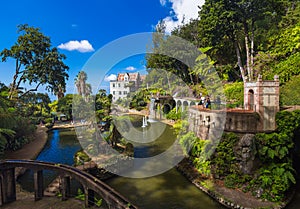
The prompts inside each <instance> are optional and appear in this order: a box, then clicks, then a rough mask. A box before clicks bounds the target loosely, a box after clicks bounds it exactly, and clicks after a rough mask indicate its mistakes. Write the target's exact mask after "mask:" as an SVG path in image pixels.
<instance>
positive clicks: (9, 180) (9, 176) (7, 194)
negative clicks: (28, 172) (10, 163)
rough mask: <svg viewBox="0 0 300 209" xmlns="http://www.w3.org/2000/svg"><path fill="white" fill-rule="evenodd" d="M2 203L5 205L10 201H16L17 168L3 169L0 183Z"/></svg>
mask: <svg viewBox="0 0 300 209" xmlns="http://www.w3.org/2000/svg"><path fill="white" fill-rule="evenodd" d="M0 184H1V185H0V186H1V187H0V193H1V203H0V205H4V204H6V203H9V202H13V201H16V179H15V168H8V169H3V170H1V183H0Z"/></svg>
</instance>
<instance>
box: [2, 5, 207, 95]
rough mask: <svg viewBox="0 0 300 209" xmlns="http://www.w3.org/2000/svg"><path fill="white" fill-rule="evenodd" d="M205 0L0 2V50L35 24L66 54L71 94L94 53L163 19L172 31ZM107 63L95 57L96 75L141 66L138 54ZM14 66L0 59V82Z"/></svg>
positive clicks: (8, 77)
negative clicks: (24, 26) (20, 30)
mask: <svg viewBox="0 0 300 209" xmlns="http://www.w3.org/2000/svg"><path fill="white" fill-rule="evenodd" d="M203 1H204V0H126V1H124V0H111V1H105V0H85V1H79V0H77V1H76V0H73V1H65V0H59V1H58V0H52V1H36V0H27V1H24V0H19V1H17V0H11V1H2V2H1V8H0V23H1V27H0V51H2V50H3V49H4V48H10V47H11V46H12V45H13V44H14V43H15V41H16V40H17V37H18V34H17V25H19V24H25V23H26V24H29V25H30V26H34V27H39V28H40V29H41V31H42V33H43V34H45V35H47V36H49V37H50V39H51V42H52V46H55V47H58V48H60V52H61V53H63V54H65V55H66V56H67V59H66V60H65V64H67V65H68V66H69V67H70V70H69V76H70V77H69V80H68V82H67V93H73V89H74V78H75V76H76V74H77V73H78V72H79V71H80V70H81V69H85V66H88V65H87V64H86V63H88V62H89V60H92V57H93V56H94V54H96V53H97V51H99V50H100V49H101V48H103V47H105V46H106V45H109V44H110V43H111V42H112V41H115V40H118V39H120V38H122V37H124V36H128V35H131V34H135V33H143V32H152V31H153V28H154V27H155V25H156V24H157V23H158V22H159V20H162V19H164V20H165V21H166V25H167V30H168V31H171V30H172V29H173V28H174V27H176V26H177V25H178V24H179V23H181V22H182V19H183V18H185V20H189V19H190V18H196V17H197V12H198V8H197V5H201V4H203ZM128 47H130V46H128ZM123 50H124V49H123ZM129 50H130V49H129ZM110 56H112V55H110ZM94 59H95V57H94ZM105 62H106V60H105V59H103V60H99V63H102V64H103V68H102V67H101V66H100V64H99V71H101V73H100V74H101V75H102V77H101V78H100V79H104V75H103V74H104V72H105V73H108V74H107V75H111V74H115V73H118V72H126V71H128V72H129V71H144V70H145V67H144V65H145V60H144V55H142V54H140V55H135V56H131V57H130V58H126V59H124V60H121V61H120V62H118V63H117V64H116V65H114V67H113V68H112V69H104V66H105V64H104V63H105ZM94 67H95V68H94V69H93V71H94V73H97V67H96V66H94ZM14 68H15V66H14V61H13V60H8V61H7V62H5V63H1V62H0V82H4V83H5V84H6V85H8V84H9V83H10V82H11V81H12V76H13V72H14ZM88 77H89V74H88ZM90 77H93V75H91V76H90ZM89 79H92V78H89ZM97 79H98V78H97ZM41 90H43V88H41Z"/></svg>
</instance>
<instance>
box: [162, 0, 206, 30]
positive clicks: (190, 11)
mask: <svg viewBox="0 0 300 209" xmlns="http://www.w3.org/2000/svg"><path fill="white" fill-rule="evenodd" d="M167 1H168V2H169V3H171V4H172V8H171V9H172V11H171V13H170V16H168V17H165V18H164V21H165V24H166V32H167V33H171V31H172V30H173V29H174V28H176V27H177V26H179V25H180V24H181V23H182V21H183V20H184V21H185V23H187V22H189V21H190V19H196V18H198V12H199V8H198V6H202V5H203V4H204V2H205V0H200V1H198V0H160V3H161V5H162V6H165V5H166V3H167Z"/></svg>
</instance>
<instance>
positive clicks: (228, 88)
mask: <svg viewBox="0 0 300 209" xmlns="http://www.w3.org/2000/svg"><path fill="white" fill-rule="evenodd" d="M224 94H225V97H226V103H227V104H230V105H232V106H233V107H236V106H242V105H243V104H244V83H243V82H234V83H228V84H225V85H224Z"/></svg>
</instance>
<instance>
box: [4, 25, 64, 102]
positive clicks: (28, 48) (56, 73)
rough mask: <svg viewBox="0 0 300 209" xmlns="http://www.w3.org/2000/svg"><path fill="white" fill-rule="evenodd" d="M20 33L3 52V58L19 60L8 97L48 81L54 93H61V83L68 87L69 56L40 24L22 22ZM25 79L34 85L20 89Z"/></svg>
mask: <svg viewBox="0 0 300 209" xmlns="http://www.w3.org/2000/svg"><path fill="white" fill-rule="evenodd" d="M18 33H19V34H20V35H19V37H18V39H17V41H16V43H15V44H14V45H13V46H11V48H10V49H4V50H2V51H1V52H0V57H1V58H2V61H3V62H5V61H6V60H7V59H8V58H12V59H14V60H15V63H16V64H15V73H14V76H13V81H12V83H11V86H10V94H9V97H10V98H13V97H19V96H20V97H22V96H23V95H25V94H28V93H29V92H31V91H37V89H38V88H39V87H40V86H41V85H46V90H48V91H50V92H52V93H55V94H56V93H58V92H59V87H65V85H66V79H68V74H67V70H68V69H69V67H68V66H66V65H65V64H64V62H63V60H64V59H66V56H65V55H63V54H61V53H59V52H58V50H57V48H56V47H52V46H51V41H50V38H49V37H48V36H45V35H44V34H43V33H42V32H41V31H40V29H39V28H35V27H31V26H29V25H27V24H24V25H19V26H18ZM25 83H28V84H30V85H33V86H35V87H33V88H31V89H28V90H25V91H21V92H19V90H20V89H24V86H21V85H22V84H25Z"/></svg>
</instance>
